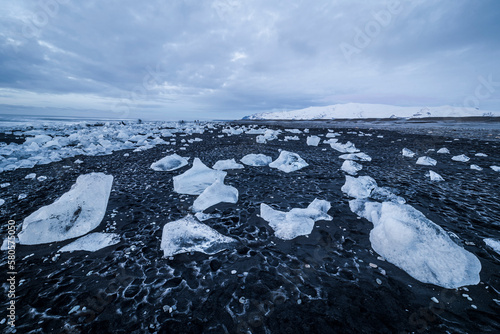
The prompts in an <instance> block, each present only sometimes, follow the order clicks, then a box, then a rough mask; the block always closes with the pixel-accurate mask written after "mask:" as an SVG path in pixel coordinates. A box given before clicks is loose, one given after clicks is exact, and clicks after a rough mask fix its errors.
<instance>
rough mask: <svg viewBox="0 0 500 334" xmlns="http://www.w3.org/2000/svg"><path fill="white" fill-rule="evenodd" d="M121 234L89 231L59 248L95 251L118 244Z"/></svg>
mask: <svg viewBox="0 0 500 334" xmlns="http://www.w3.org/2000/svg"><path fill="white" fill-rule="evenodd" d="M119 242H120V236H119V235H118V234H115V233H100V232H95V233H89V234H87V235H85V236H83V237H81V238H78V239H76V240H75V241H73V242H72V243H70V244H67V245H66V246H64V247H62V248H61V249H59V252H74V251H87V252H95V251H98V250H99V249H102V248H104V247H108V246H112V245H116V244H117V243H119Z"/></svg>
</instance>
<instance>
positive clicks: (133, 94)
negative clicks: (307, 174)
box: [0, 0, 500, 119]
mask: <svg viewBox="0 0 500 334" xmlns="http://www.w3.org/2000/svg"><path fill="white" fill-rule="evenodd" d="M2 7H3V8H2V9H0V63H1V66H0V113H19V112H23V113H42V114H43V113H46V114H50V113H59V114H61V113H63V114H64V113H66V114H79V115H90V114H92V115H101V116H103V117H143V118H150V119H180V118H182V119H214V118H215V119H233V118H239V117H242V116H244V115H247V114H251V113H254V112H261V111H271V110H284V109H288V110H290V109H298V108H304V107H309V106H319V105H328V104H334V103H346V102H360V103H386V104H396V105H404V106H413V105H419V106H420V105H433V106H434V105H443V104H450V105H454V106H460V105H465V106H468V107H470V106H475V107H478V108H480V109H489V110H500V67H499V66H498V59H500V39H499V38H498V36H500V4H499V3H498V2H497V1H494V0H490V1H488V0H483V1H465V0H455V1H452V0H444V1H439V2H436V1H424V0H416V1H409V0H391V1H370V2H366V1H361V0H355V1H335V2H333V1H329V0H325V1H314V2H310V1H309V2H307V1H299V0H297V1H263V0H262V1H261V0H251V1H237V0H215V1H195V0H184V1H181V0H177V1H168V2H167V1H159V0H158V1H147V2H146V3H145V4H144V3H139V2H136V1H131V0H126V1H124V0H121V1H117V0H109V1H85V2H82V3H81V2H77V1H74V0H41V1H16V2H14V1H11V2H8V3H6V4H3V5H2Z"/></svg>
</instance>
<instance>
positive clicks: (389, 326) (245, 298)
mask: <svg viewBox="0 0 500 334" xmlns="http://www.w3.org/2000/svg"><path fill="white" fill-rule="evenodd" d="M232 124H245V125H248V124H257V125H259V126H266V127H268V128H280V129H294V128H298V129H302V130H303V129H304V128H309V129H310V131H309V134H299V135H298V136H299V138H300V140H299V141H292V140H291V141H280V140H273V141H269V142H268V143H266V144H258V143H256V140H255V135H247V134H242V135H235V136H224V137H221V138H219V137H218V135H220V134H221V132H220V131H221V129H222V128H224V127H227V126H229V125H228V123H221V124H220V126H218V128H217V130H216V131H214V132H213V133H210V132H208V131H207V132H205V133H204V134H202V135H199V134H195V135H188V136H186V137H182V138H185V139H189V138H194V137H198V138H202V139H203V141H201V142H194V143H192V144H190V145H189V146H187V147H186V150H180V145H179V144H180V143H179V142H178V144H177V146H176V147H172V146H167V145H158V146H156V147H155V148H152V149H150V150H146V151H142V152H132V151H131V150H124V151H118V152H115V153H113V154H112V155H107V156H93V157H91V156H78V157H74V158H70V159H65V160H63V161H60V162H55V163H51V164H49V165H43V166H35V167H34V168H32V169H18V170H16V171H8V172H3V173H1V174H0V178H1V180H2V182H9V183H11V185H10V186H9V187H7V188H4V189H0V198H3V199H4V200H6V202H7V203H6V204H4V205H3V206H1V207H0V217H1V221H2V222H7V221H8V220H9V219H13V220H15V221H16V222H17V223H18V224H21V222H22V221H23V219H24V218H25V217H27V216H28V215H29V214H31V213H32V212H34V211H35V210H36V209H38V208H40V207H42V206H44V205H48V204H51V203H52V202H53V201H54V200H56V199H57V198H58V197H60V196H61V195H62V194H63V193H64V192H66V191H68V190H69V189H70V187H71V185H72V184H73V183H74V182H75V180H76V178H77V177H78V176H79V175H81V174H85V173H90V172H103V173H106V174H111V175H113V176H114V183H113V188H112V192H111V197H110V201H109V204H108V208H107V211H106V215H105V218H104V220H103V222H102V224H101V225H100V226H99V228H98V229H97V230H96V231H105V230H110V231H114V232H115V233H118V234H120V236H121V242H120V243H119V244H117V245H115V246H111V247H108V248H104V249H102V250H100V251H97V252H95V253H88V252H74V253H63V254H61V255H58V254H57V253H56V252H57V250H58V249H59V248H60V247H61V246H63V245H65V244H67V243H69V241H66V242H60V243H53V244H49V245H39V246H23V245H20V246H18V247H17V250H16V251H17V253H16V256H17V259H18V279H19V280H20V282H19V286H18V287H17V291H16V294H17V295H18V299H17V300H16V314H17V315H18V319H17V324H16V329H17V333H408V332H416V333H495V332H496V333H497V332H500V321H499V317H498V315H499V314H500V302H499V300H500V255H499V254H497V253H495V252H494V251H493V250H492V249H491V248H489V247H488V246H486V245H485V244H484V242H483V239H484V238H496V239H498V238H499V237H500V206H499V205H498V203H499V200H500V187H499V183H500V173H498V172H495V171H493V170H492V169H490V168H489V166H491V165H497V166H498V165H500V150H499V148H500V142H499V141H500V129H499V127H498V123H494V124H493V125H492V124H489V123H488V124H487V125H484V126H478V125H477V124H475V125H468V124H465V125H462V126H458V125H451V126H443V125H441V124H434V125H427V126H425V127H424V126H420V125H419V126H412V125H408V126H406V127H404V128H402V127H401V124H393V125H391V124H388V123H384V124H381V125H380V124H377V123H372V124H370V123H366V122H365V123H336V124H334V123H326V122H323V123H320V122H285V123H277V122H260V121H259V122H256V121H237V122H232ZM327 128H332V129H335V131H337V132H341V133H342V135H341V136H340V137H339V139H340V141H342V142H346V141H347V140H349V141H351V142H353V143H354V144H355V145H356V147H358V148H359V149H360V150H361V151H362V152H365V153H367V154H369V155H370V156H371V157H372V158H373V160H372V161H371V162H366V163H363V170H362V171H361V172H360V173H359V175H370V176H372V177H373V178H374V179H375V180H376V181H377V182H378V184H379V186H385V187H389V188H391V189H392V190H393V191H394V193H396V194H397V195H399V196H402V197H404V198H405V199H406V200H407V203H408V204H410V205H412V206H414V207H415V208H416V209H418V210H420V211H421V212H422V213H424V214H425V215H426V217H427V218H429V219H431V220H432V221H433V222H434V223H436V224H438V225H440V226H441V227H443V228H444V229H445V230H446V231H447V232H450V233H453V234H455V235H456V238H455V239H456V242H457V243H459V244H460V245H462V246H463V247H464V248H465V249H466V250H468V251H470V252H472V253H473V254H475V255H476V256H477V257H478V258H479V259H480V261H481V265H482V271H481V282H480V283H479V284H478V285H475V286H469V287H464V288H460V289H445V288H440V287H438V286H435V285H431V284H424V283H421V282H419V281H417V280H415V279H413V278H412V277H411V276H409V275H408V274H406V273H405V272H404V271H403V270H401V269H399V268H398V267H396V266H394V265H392V264H391V263H388V262H387V261H384V260H383V259H382V258H381V257H380V256H379V255H378V254H376V253H375V252H374V251H373V250H372V249H371V246H370V241H369V233H370V230H371V228H372V224H371V223H370V222H368V221H367V220H365V219H360V218H358V217H357V216H356V215H355V214H354V213H352V212H351V211H350V209H349V205H348V200H349V199H348V198H347V196H346V195H344V194H343V193H342V192H341V190H340V189H341V187H342V185H343V184H344V182H345V176H344V173H343V172H342V171H341V170H340V166H341V164H342V162H343V160H341V159H339V158H338V156H339V155H340V153H338V152H337V151H335V150H333V149H331V148H330V146H329V145H325V144H320V145H319V146H318V147H312V146H307V145H306V139H305V138H306V136H307V135H324V134H326V133H327V130H326V129H327ZM360 133H362V134H369V135H371V136H365V135H362V136H360ZM285 134H286V135H290V136H292V135H295V134H292V133H284V134H282V135H280V136H279V139H283V137H284V135H285ZM379 136H383V137H379ZM4 138H9V139H10V137H4ZM323 138H324V137H323ZM404 147H406V148H409V149H411V150H413V151H415V152H416V153H417V154H418V155H424V154H425V155H428V156H430V157H433V158H435V159H436V160H438V165H437V166H435V167H432V168H429V167H427V166H419V165H416V164H415V160H416V159H412V158H405V157H403V156H402V155H401V150H402V149H403V148H404ZM441 147H447V148H448V149H449V150H450V152H451V155H440V154H437V153H436V152H435V151H434V152H432V151H431V152H428V150H429V149H435V150H438V149H439V148H441ZM280 149H282V150H287V151H291V152H295V153H298V154H299V155H300V156H301V157H302V158H303V159H305V160H306V161H307V162H308V163H309V167H306V168H304V169H301V170H299V171H296V172H292V173H289V174H286V173H283V172H281V171H278V170H276V169H272V168H269V167H249V166H245V169H242V170H232V171H228V175H227V177H226V179H225V183H226V184H228V185H232V186H234V187H236V188H237V189H238V190H239V200H238V203H236V204H219V205H216V206H214V207H212V208H210V209H208V210H207V211H206V212H208V213H217V214H220V216H221V217H220V218H213V219H210V220H207V221H205V223H206V224H207V225H209V226H210V227H212V228H214V229H216V230H217V231H219V232H221V233H222V234H224V235H227V236H231V237H233V238H236V239H237V240H238V244H237V246H236V247H235V248H234V249H231V250H226V251H222V252H220V253H218V254H215V255H212V256H210V255H205V254H201V253H194V254H180V255H176V256H174V257H173V258H169V259H165V258H163V257H162V255H163V253H162V251H161V250H160V241H161V232H162V228H163V226H164V224H166V223H168V222H171V221H174V220H177V219H180V218H183V217H185V216H186V215H187V214H188V213H189V212H190V210H189V207H190V206H191V205H192V203H193V200H194V199H195V196H190V195H179V194H177V193H175V192H174V191H173V183H172V177H173V176H175V175H179V174H181V173H183V172H184V171H185V170H187V169H189V167H190V166H185V167H183V168H182V169H179V170H176V171H173V172H155V171H153V170H152V169H150V168H149V167H150V165H151V163H153V162H155V161H157V160H159V159H160V158H162V157H164V156H165V155H168V154H171V153H168V152H175V153H178V154H179V155H182V156H189V157H191V158H195V157H197V158H200V159H201V160H202V161H203V162H204V163H205V164H206V165H207V166H212V165H213V164H214V163H215V162H216V161H218V160H221V159H230V158H235V159H236V160H239V159H241V158H242V157H243V156H244V155H246V154H249V153H263V154H266V155H269V156H271V157H273V159H275V158H277V157H278V155H279V150H280ZM479 152H480V153H485V154H487V155H488V156H487V157H476V156H474V154H475V153H479ZM125 153H129V156H124V154H125ZM458 154H465V155H467V156H469V157H471V161H470V162H469V163H461V162H455V161H452V160H451V159H450V158H451V156H452V155H458ZM76 159H81V160H83V163H82V164H75V163H74V161H75V160H76ZM190 162H192V160H191V161H190ZM471 163H473V164H477V165H479V166H481V167H483V168H484V169H483V170H482V171H476V170H471V169H470V168H469V166H470V164H471ZM429 169H432V170H434V171H435V172H437V173H439V174H440V175H441V176H443V178H444V179H445V180H446V181H445V182H440V183H435V182H431V181H430V180H429V178H428V177H426V176H425V174H426V172H427V171H428V170H429ZM29 173H36V174H37V175H44V176H47V180H45V181H44V182H35V183H34V182H33V181H30V180H25V176H26V175H27V174H29ZM19 194H26V195H27V197H26V198H24V199H21V200H18V195H19ZM315 198H318V199H323V200H326V201H328V202H330V203H331V204H332V208H331V209H330V211H329V212H328V213H329V214H330V215H331V216H333V220H332V221H318V222H317V223H316V224H315V227H314V229H313V231H312V233H311V234H310V235H309V236H300V237H297V238H295V239H293V240H290V241H285V240H281V239H278V238H276V237H275V236H274V232H273V230H272V229H271V228H270V227H269V225H268V223H267V222H266V221H264V220H263V219H261V218H259V217H258V216H257V215H258V213H259V205H260V204H261V203H266V204H268V205H271V206H272V207H273V208H275V209H278V210H282V211H288V210H289V209H291V208H305V207H306V206H307V205H308V204H309V203H310V202H311V201H313V200H314V199H315ZM5 228H6V224H5V223H4V224H3V225H2V233H4V235H5ZM5 262H6V259H5V257H4V258H2V264H4V263H5ZM4 272H5V271H4ZM4 277H5V274H4ZM377 280H378V281H377ZM3 281H4V282H5V279H4V280H3ZM379 283H380V284H379ZM432 297H435V298H437V300H438V301H439V303H436V302H434V301H432V300H431V298H432ZM467 297H469V298H467ZM469 299H470V300H469ZM0 300H5V299H4V298H1V299H0ZM0 305H1V307H2V309H4V310H5V309H6V307H7V304H6V302H5V301H2V302H1V304H0ZM2 326H3V327H4V329H5V328H6V325H5V324H3V325H2Z"/></svg>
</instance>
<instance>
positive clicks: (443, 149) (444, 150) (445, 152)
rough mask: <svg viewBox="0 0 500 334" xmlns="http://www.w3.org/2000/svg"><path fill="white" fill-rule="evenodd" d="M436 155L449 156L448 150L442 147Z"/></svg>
mask: <svg viewBox="0 0 500 334" xmlns="http://www.w3.org/2000/svg"><path fill="white" fill-rule="evenodd" d="M437 153H439V154H449V153H450V150H448V149H447V148H446V147H442V148H440V149H439V150H438V151H437Z"/></svg>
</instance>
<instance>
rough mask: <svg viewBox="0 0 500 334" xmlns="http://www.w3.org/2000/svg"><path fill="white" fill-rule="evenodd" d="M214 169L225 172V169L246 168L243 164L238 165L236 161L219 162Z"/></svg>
mask: <svg viewBox="0 0 500 334" xmlns="http://www.w3.org/2000/svg"><path fill="white" fill-rule="evenodd" d="M212 168H213V169H217V170H225V169H242V168H245V166H243V165H242V164H239V163H237V162H236V161H235V160H234V159H227V160H219V161H217V162H216V163H215V164H214V165H213V166H212Z"/></svg>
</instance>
